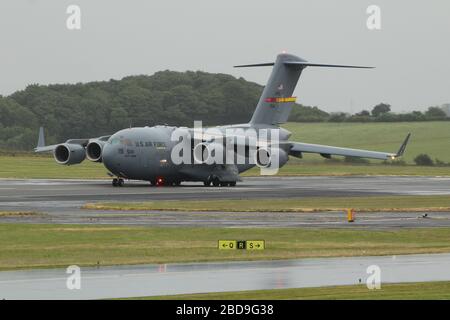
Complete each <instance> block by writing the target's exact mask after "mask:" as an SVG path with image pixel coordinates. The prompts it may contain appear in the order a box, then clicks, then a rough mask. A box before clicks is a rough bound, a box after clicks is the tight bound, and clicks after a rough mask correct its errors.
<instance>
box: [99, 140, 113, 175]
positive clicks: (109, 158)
mask: <svg viewBox="0 0 450 320" xmlns="http://www.w3.org/2000/svg"><path fill="white" fill-rule="evenodd" d="M114 149H115V147H114V146H113V145H111V144H109V143H107V144H105V145H104V146H103V151H102V161H103V165H104V166H105V167H106V168H107V169H108V170H109V171H111V172H112V173H114V165H113V163H114V159H113V158H114Z"/></svg>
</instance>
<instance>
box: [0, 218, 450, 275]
mask: <svg viewBox="0 0 450 320" xmlns="http://www.w3.org/2000/svg"><path fill="white" fill-rule="evenodd" d="M220 239H224V240H233V239H242V240H246V239H247V240H252V239H258V240H259V239H264V240H266V250H264V251H245V250H218V249H217V240H220ZM448 239H450V228H433V229H428V228H424V229H401V230H390V231H367V230H354V229H352V230H341V229H302V230H301V232H300V231H299V230H298V229H295V228H268V229H262V228H257V229H252V228H167V227H164V228H163V227H153V228H149V227H135V226H129V227H124V226H106V225H49V224H36V225H33V224H0V269H17V268H43V267H67V266H68V265H72V264H76V265H80V266H94V265H97V264H99V265H120V264H144V263H156V264H158V263H173V262H201V261H239V260H241V261H242V260H274V259H294V258H308V257H339V256H362V255H390V254H393V255H394V254H395V255H398V254H414V253H444V252H450V242H449V241H448Z"/></svg>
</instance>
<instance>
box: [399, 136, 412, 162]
mask: <svg viewBox="0 0 450 320" xmlns="http://www.w3.org/2000/svg"><path fill="white" fill-rule="evenodd" d="M409 137H411V133H408V135H407V136H406V138H405V141H403V143H402V145H401V146H400V149H398V151H397V153H396V155H395V157H396V158H398V157H401V156H402V155H403V153H405V149H406V145H407V144H408V141H409Z"/></svg>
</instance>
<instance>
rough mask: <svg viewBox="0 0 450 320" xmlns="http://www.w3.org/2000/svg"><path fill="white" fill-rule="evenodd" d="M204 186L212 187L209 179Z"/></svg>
mask: <svg viewBox="0 0 450 320" xmlns="http://www.w3.org/2000/svg"><path fill="white" fill-rule="evenodd" d="M203 185H204V186H205V187H209V186H210V185H211V181H209V179H208V180H206V181H203Z"/></svg>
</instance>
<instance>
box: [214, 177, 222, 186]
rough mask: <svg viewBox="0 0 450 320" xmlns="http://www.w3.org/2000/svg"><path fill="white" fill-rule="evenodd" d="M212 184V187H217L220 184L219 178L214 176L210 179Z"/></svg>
mask: <svg viewBox="0 0 450 320" xmlns="http://www.w3.org/2000/svg"><path fill="white" fill-rule="evenodd" d="M212 184H213V186H214V187H218V186H219V185H220V184H221V183H220V180H219V178H217V177H215V178H214V179H213V181H212Z"/></svg>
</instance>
